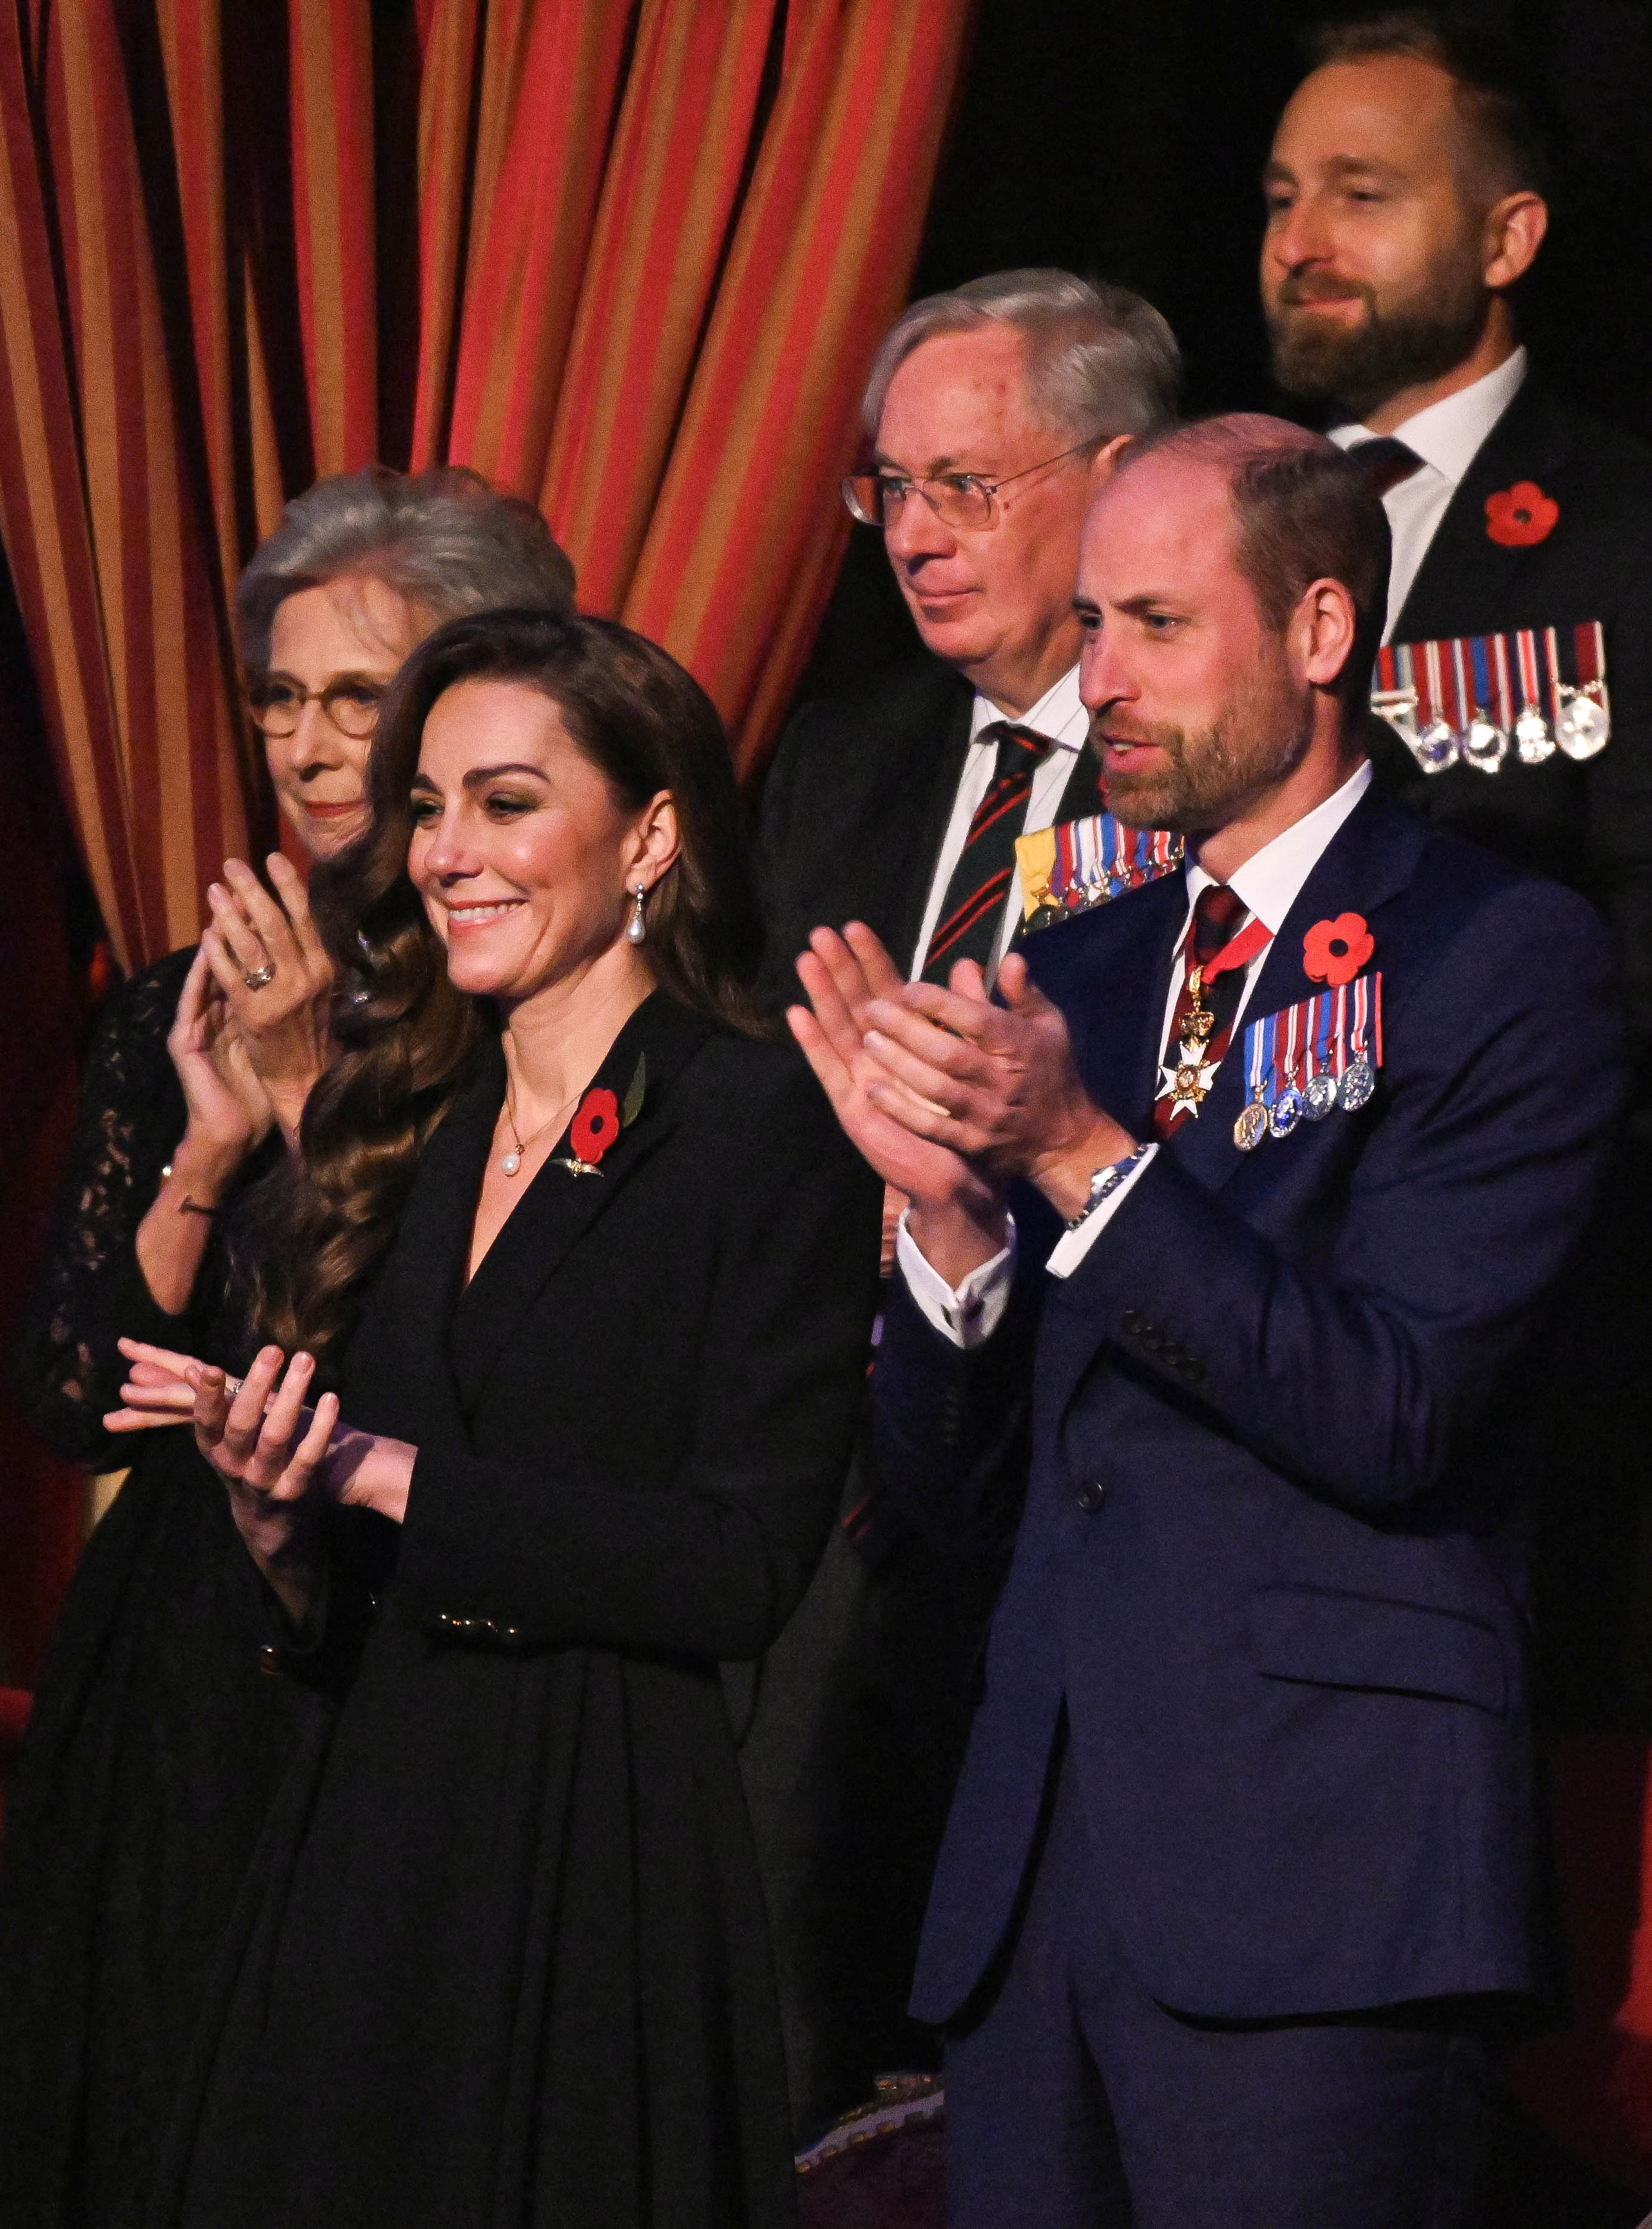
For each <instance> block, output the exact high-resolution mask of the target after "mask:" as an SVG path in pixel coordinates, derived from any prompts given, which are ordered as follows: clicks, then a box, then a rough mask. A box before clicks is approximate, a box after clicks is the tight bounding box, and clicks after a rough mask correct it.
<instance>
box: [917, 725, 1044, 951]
mask: <svg viewBox="0 0 1652 2229" xmlns="http://www.w3.org/2000/svg"><path fill="white" fill-rule="evenodd" d="M976 742H978V743H984V742H993V743H996V745H997V755H996V759H995V760H994V762H993V769H992V780H991V781H990V782H989V784H988V785H987V793H986V795H985V796H984V797H983V799H982V800H981V802H980V804H979V805H977V806H976V809H975V816H974V818H973V819H971V821H970V832H969V834H968V835H967V836H966V837H965V838H964V849H963V851H961V852H960V853H959V854H958V863H957V866H956V867H954V868H953V870H952V874H951V880H950V881H949V882H948V883H947V885H946V896H944V898H943V899H942V901H941V910H940V915H939V917H938V919H937V921H936V923H935V929H934V934H933V935H932V936H931V938H930V940H929V949H928V951H927V952H926V953H925V954H924V967H923V980H924V981H925V983H944V982H945V981H946V980H947V978H948V976H949V975H950V974H951V972H952V967H953V965H954V963H955V962H956V961H957V960H976V961H978V962H979V963H980V965H981V966H982V967H989V966H990V964H991V960H992V955H993V952H994V949H995V947H996V945H997V942H998V931H999V929H1000V928H1001V927H1002V923H1003V917H1004V901H1005V899H1006V898H1007V897H1008V895H1009V887H1010V884H1011V883H1013V881H1014V880H1015V838H1017V836H1019V835H1020V834H1021V829H1022V825H1023V823H1024V822H1025V820H1026V819H1027V800H1028V798H1029V797H1030V796H1031V795H1032V793H1033V776H1034V774H1035V773H1036V771H1037V769H1038V767H1039V765H1040V762H1041V761H1042V760H1043V759H1044V757H1045V756H1046V755H1047V753H1048V751H1049V748H1050V738H1049V736H1041V735H1039V734H1037V733H1036V732H1035V731H1034V729H1031V728H1016V727H1012V726H1011V724H1010V723H1009V722H1008V720H995V721H994V722H993V723H992V725H991V726H990V727H987V728H983V729H982V730H981V733H980V734H979V735H978V736H976Z"/></svg>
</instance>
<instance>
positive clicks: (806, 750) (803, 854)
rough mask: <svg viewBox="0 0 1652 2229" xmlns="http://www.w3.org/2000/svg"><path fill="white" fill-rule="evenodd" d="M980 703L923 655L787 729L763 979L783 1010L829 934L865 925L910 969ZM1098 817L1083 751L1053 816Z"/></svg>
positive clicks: (781, 747) (766, 840)
mask: <svg viewBox="0 0 1652 2229" xmlns="http://www.w3.org/2000/svg"><path fill="white" fill-rule="evenodd" d="M974 702H975V691H974V690H973V688H972V687H971V686H970V683H969V682H967V681H966V680H965V679H964V677H963V676H962V675H961V674H959V673H956V672H954V671H953V670H952V668H951V666H949V665H943V664H942V663H941V661H940V660H939V659H938V658H930V657H927V656H925V657H924V658H919V659H916V660H914V661H913V663H912V665H908V666H905V667H903V668H902V669H901V671H900V672H899V673H897V674H896V675H894V676H893V678H891V679H890V680H888V681H886V682H884V683H882V684H880V686H879V687H878V688H876V689H874V690H868V691H867V692H866V693H865V694H864V695H862V696H860V697H838V698H823V699H819V700H817V701H816V702H815V703H810V704H805V705H804V706H803V707H802V709H801V710H799V711H797V713H795V714H794V715H793V716H792V718H791V721H790V722H789V723H787V726H786V730H785V733H784V735H783V736H781V738H780V742H779V744H778V748H777V749H776V751H775V755H774V761H773V764H772V767H771V768H770V770H769V776H768V780H767V781H766V782H765V785H764V790H763V804H762V811H761V817H760V819H759V826H758V837H757V870H758V887H759V891H760V892H761V895H762V899H763V911H764V920H765V925H766V929H767V948H766V952H765V959H764V966H763V973H762V977H761V979H760V980H761V988H762V991H763V994H764V996H765V999H767V1000H769V1001H770V1003H772V1005H775V1006H777V1007H778V1006H782V1005H785V1004H786V1003H787V1001H788V1000H790V999H795V998H796V997H797V975H796V973H795V972H794V964H793V963H794V962H795V960H796V959H797V954H798V953H800V952H801V951H802V950H803V949H804V946H805V945H806V944H807V942H808V941H809V932H810V929H811V928H818V927H819V926H821V924H822V923H824V924H826V925H827V926H828V927H829V928H841V927H842V924H843V923H844V922H846V921H863V922H865V923H866V924H867V926H868V928H872V929H874V930H875V931H876V932H877V934H878V935H879V936H880V938H881V939H882V941H883V942H884V943H885V944H886V945H887V947H888V948H889V950H890V952H891V953H892V954H893V956H894V958H895V960H896V961H897V963H898V964H899V965H900V967H903V968H904V967H909V966H910V965H911V962H912V955H913V948H914V947H915V946H916V944H917V942H918V932H919V928H921V927H922V926H923V919H924V907H925V901H926V900H927V898H928V896H929V886H930V883H931V881H932V878H933V877H934V873H935V862H936V859H937V858H938V855H939V852H940V848H941V845H942V842H943V840H944V837H945V834H946V827H947V823H948V821H949V820H950V819H951V813H952V805H953V800H955V798H956V797H957V787H958V783H959V781H960V780H962V779H963V774H964V757H965V755H966V754H967V752H968V750H969V748H970V707H971V705H972V704H973V703H974ZM1101 810H1102V797H1101V788H1100V780H1099V769H1098V766H1097V763H1096V760H1095V757H1094V755H1093V754H1092V752H1091V751H1089V750H1088V749H1085V750H1081V751H1079V753H1078V754H1077V755H1076V757H1075V761H1074V764H1073V772H1072V773H1071V774H1069V775H1068V777H1067V785H1066V789H1065V790H1064V791H1063V793H1062V796H1061V803H1060V810H1059V812H1058V813H1057V816H1056V817H1057V819H1061V820H1072V819H1079V818H1081V817H1082V816H1083V815H1084V814H1085V813H1099V812H1100V811H1101Z"/></svg>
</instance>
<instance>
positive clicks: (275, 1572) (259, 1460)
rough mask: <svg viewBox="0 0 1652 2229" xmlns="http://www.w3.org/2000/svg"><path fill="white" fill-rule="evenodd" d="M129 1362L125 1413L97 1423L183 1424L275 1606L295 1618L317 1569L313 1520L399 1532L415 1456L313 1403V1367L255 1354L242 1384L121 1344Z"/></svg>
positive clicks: (265, 1351) (328, 1398) (139, 1344)
mask: <svg viewBox="0 0 1652 2229" xmlns="http://www.w3.org/2000/svg"><path fill="white" fill-rule="evenodd" d="M120 1351H121V1352H122V1354H123V1355H125V1358H126V1359H127V1361H128V1362H129V1363H130V1365H131V1375H130V1376H129V1378H127V1380H126V1382H125V1384H123V1385H122V1387H121V1389H120V1397H121V1400H122V1402H123V1403H124V1404H125V1406H124V1407H122V1408H119V1409H116V1410H111V1411H110V1412H109V1414H108V1415H107V1416H105V1418H104V1420H103V1421H104V1427H105V1429H106V1430H107V1431H110V1432H135V1431H146V1430H152V1429H155V1428H156V1427H157V1426H160V1425H167V1424H178V1423H186V1422H187V1423H189V1424H190V1425H191V1426H192V1427H193V1429H194V1432H195V1445H196V1446H197V1447H198V1448H199V1449H200V1450H201V1452H202V1455H204V1456H205V1458H206V1460H207V1461H208V1462H209V1463H210V1464H211V1465H212V1467H213V1468H214V1469H215V1471H216V1472H217V1474H218V1475H219V1477H220V1478H221V1479H222V1481H224V1485H225V1487H226V1489H227V1493H228V1496H229V1507H230V1514H231V1515H232V1516H233V1517H234V1520H235V1526H236V1529H237V1531H238V1532H240V1536H241V1538H242V1539H243V1540H244V1541H245V1542H246V1544H247V1550H248V1551H249V1553H250V1554H251V1555H252V1557H253V1561H254V1562H255V1563H256V1564H258V1566H259V1570H260V1571H262V1572H263V1574H264V1576H265V1577H266V1579H267V1580H268V1582H269V1583H270V1586H271V1587H272V1590H273V1591H274V1592H275V1594H276V1596H277V1597H278V1599H279V1601H280V1603H282V1606H283V1607H284V1608H285V1609H286V1610H287V1612H288V1614H289V1615H290V1616H292V1617H293V1618H295V1619H302V1618H303V1616H304V1612H305V1610H306V1609H308V1607H309V1603H310V1600H311V1595H312V1593H313V1591H314V1586H315V1581H316V1577H317V1570H318V1559H317V1549H316V1542H315V1537H314V1535H315V1520H316V1518H317V1513H318V1512H319V1511H320V1510H321V1509H322V1508H323V1507H325V1506H327V1505H329V1504H330V1503H348V1504H351V1505H355V1506H362V1507H367V1508H371V1509H375V1510H376V1511H377V1512H378V1513H379V1514H380V1515H381V1516H384V1517H388V1518H390V1519H392V1520H393V1521H394V1522H396V1523H400V1521H401V1519H402V1518H403V1517H404V1516H405V1514H406V1511H407V1487H408V1484H409V1481H411V1479H412V1476H413V1459H414V1455H415V1454H416V1450H415V1449H413V1448H412V1447H410V1446H408V1445H407V1442H405V1441H401V1440H394V1439H390V1438H387V1437H386V1436H384V1435H382V1434H379V1433H373V1432H362V1431H356V1430H355V1429H352V1428H351V1427H350V1426H349V1425H348V1424H345V1423H342V1422H341V1420H340V1417H339V1410H338V1396H337V1395H336V1393H332V1392H325V1393H323V1394H322V1395H321V1396H320V1397H319V1398H318V1399H317V1400H316V1401H315V1403H314V1404H313V1405H311V1403H310V1401H309V1395H310V1393H311V1388H312V1385H313V1383H314V1379H315V1374H316V1365H315V1360H314V1358H313V1357H312V1356H311V1355H308V1354H304V1353H298V1354H295V1355H294V1356H293V1357H292V1359H291V1362H289V1361H288V1359H287V1358H286V1356H285V1354H284V1353H283V1352H282V1351H281V1349H280V1348H279V1346H266V1347H262V1348H260V1350H259V1353H258V1355H257V1357H256V1359H254V1361H253V1365H252V1367H251V1369H250V1370H248V1371H247V1376H246V1377H245V1378H230V1377H228V1376H227V1374H226V1373H225V1371H222V1370H221V1369H220V1368H219V1367H218V1365H216V1364H215V1363H208V1362H202V1361H201V1360H199V1359H197V1358H196V1357H195V1356H194V1355H188V1354H176V1353H174V1352H171V1350H170V1349H169V1348H166V1347H158V1346H149V1345H147V1344H145V1343H144V1341H143V1340H141V1339H122V1340H121V1341H120Z"/></svg>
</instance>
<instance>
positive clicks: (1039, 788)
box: [912, 665, 1090, 983]
mask: <svg viewBox="0 0 1652 2229" xmlns="http://www.w3.org/2000/svg"><path fill="white" fill-rule="evenodd" d="M1008 717H1009V715H1008V713H1007V712H1003V711H1001V710H999V708H998V706H997V705H996V704H995V703H993V702H992V701H991V699H990V698H989V697H983V696H982V694H981V693H980V691H978V690H977V691H976V699H975V707H974V710H973V711H972V712H971V714H970V748H969V752H968V754H967V755H966V756H965V759H964V775H963V779H962V780H960V782H959V783H958V787H957V796H956V797H955V798H954V799H953V800H952V817H951V819H950V820H949V821H948V822H947V824H946V834H945V836H944V838H943V840H942V843H941V851H940V857H939V858H938V859H937V860H936V862H935V872H934V875H933V877H932V879H931V882H930V885H929V903H928V904H927V905H926V906H925V909H924V925H923V927H922V928H920V929H919V932H918V945H917V948H916V950H915V951H914V952H913V954H912V980H913V982H916V981H917V980H918V978H919V976H920V975H921V974H922V973H923V972H924V957H925V954H926V953H927V952H928V950H929V940H930V938H931V937H932V936H933V935H934V934H935V924H936V922H938V920H939V919H940V915H941V905H942V902H943V901H944V898H945V896H946V886H947V884H948V883H950V882H951V879H952V870H953V868H954V867H956V866H957V863H958V861H959V859H960V858H962V857H963V854H964V840H965V838H967V837H968V835H969V833H970V822H971V820H973V819H974V818H975V813H976V806H978V805H979V804H980V802H981V800H982V799H983V797H984V796H985V795H986V793H987V791H988V789H989V787H990V786H991V782H992V770H993V768H994V766H995V764H996V761H997V756H998V746H997V743H996V742H995V741H993V740H992V739H991V738H989V739H988V740H987V741H986V742H983V741H982V740H981V734H982V730H983V729H984V728H989V727H990V726H991V725H992V723H993V722H994V721H995V720H1007V719H1008ZM1015 726H1016V727H1018V728H1031V729H1034V730H1035V731H1036V732H1037V733H1038V734H1039V735H1041V736H1048V737H1049V738H1050V740H1051V742H1053V744H1054V745H1055V748H1054V749H1053V751H1050V752H1048V753H1047V755H1045V757H1044V758H1043V759H1041V761H1040V762H1039V764H1038V766H1037V768H1035V769H1034V774H1033V790H1032V795H1031V796H1030V797H1029V798H1028V800H1027V818H1026V819H1025V820H1024V821H1023V822H1022V823H1021V828H1022V832H1023V833H1025V834H1028V835H1030V834H1031V833H1032V832H1033V831H1034V829H1037V828H1047V827H1048V826H1049V825H1050V824H1051V822H1052V821H1053V819H1055V816H1056V813H1057V812H1058V811H1059V809H1060V803H1061V793H1062V791H1063V790H1064V789H1065V788H1066V786H1067V776H1068V775H1069V774H1071V773H1072V772H1073V761H1074V760H1075V759H1076V758H1077V756H1078V755H1079V752H1080V751H1081V750H1082V749H1083V748H1084V747H1085V741H1086V739H1087V738H1088V736H1089V734H1090V715H1089V714H1088V713H1087V712H1086V711H1085V709H1084V706H1083V705H1082V704H1081V703H1079V669H1078V667H1077V666H1076V665H1074V666H1073V667H1071V668H1069V670H1068V671H1066V673H1064V674H1063V675H1062V676H1061V678H1060V680H1059V681H1058V682H1057V683H1056V684H1055V685H1054V687H1053V688H1052V689H1047V690H1046V691H1045V692H1044V694H1043V695H1042V696H1041V697H1040V698H1039V700H1038V702H1037V703H1036V704H1034V706H1033V708H1032V710H1031V711H1029V712H1025V713H1023V714H1022V715H1021V717H1020V718H1019V719H1018V720H1016V721H1015ZM1020 919H1021V877H1019V876H1015V877H1012V878H1011V881H1010V884H1009V896H1008V898H1007V899H1006V901H1005V903H1004V917H1003V920H1002V922H1000V924H999V928H998V940H997V942H996V944H995V945H994V947H993V953H992V965H991V966H990V967H989V968H988V969H987V971H986V976H987V980H988V982H989V983H990V982H991V981H992V979H993V977H994V976H995V975H996V973H998V965H999V962H1000V961H1001V960H1002V958H1003V956H1004V954H1005V953H1006V952H1008V949H1009V940H1010V938H1011V937H1012V936H1014V935H1015V924H1016V922H1019V921H1020Z"/></svg>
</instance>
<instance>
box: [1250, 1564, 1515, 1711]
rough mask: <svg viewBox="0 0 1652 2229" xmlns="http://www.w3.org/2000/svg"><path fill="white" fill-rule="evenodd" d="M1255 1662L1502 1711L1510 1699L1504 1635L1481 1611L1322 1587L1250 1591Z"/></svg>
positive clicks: (1317, 1678) (1271, 1675)
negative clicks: (1461, 1612)
mask: <svg viewBox="0 0 1652 2229" xmlns="http://www.w3.org/2000/svg"><path fill="white" fill-rule="evenodd" d="M1251 1639H1252V1647H1253V1648H1254V1650H1255V1654H1256V1668H1257V1670H1258V1672H1260V1673H1263V1674H1264V1676H1265V1677H1266V1678H1268V1679H1271V1680H1303V1681H1306V1682H1308V1683H1309V1684H1310V1685H1312V1686H1319V1687H1373V1688H1382V1689H1386V1690H1388V1691H1390V1692H1391V1693H1396V1694H1402V1695H1438V1696H1443V1697H1444V1698H1446V1699H1449V1700H1450V1701H1452V1702H1457V1703H1473V1704H1474V1705H1476V1707H1477V1708H1478V1709H1480V1710H1482V1711H1492V1712H1496V1713H1498V1714H1499V1715H1501V1714H1502V1712H1503V1711H1504V1710H1506V1709H1507V1708H1508V1673H1507V1671H1506V1669H1505V1667H1504V1663H1503V1647H1502V1641H1500V1639H1499V1638H1498V1636H1497V1635H1496V1633H1495V1631H1494V1630H1493V1629H1492V1628H1491V1627H1490V1626H1489V1625H1482V1624H1481V1623H1480V1622H1479V1620H1478V1619H1477V1618H1471V1617H1459V1616H1457V1614H1456V1613H1455V1612H1454V1611H1451V1610H1444V1609H1427V1608H1425V1606H1424V1605H1423V1604H1421V1603H1405V1602H1389V1601H1385V1600H1383V1599H1382V1598H1381V1597H1380V1596H1373V1595H1350V1594H1338V1593H1335V1592H1333V1591H1332V1590H1329V1589H1326V1588H1319V1587H1265V1588H1263V1589H1262V1590H1261V1591H1260V1592H1259V1593H1258V1594H1257V1595H1256V1596H1253V1597H1252V1604H1251Z"/></svg>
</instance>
